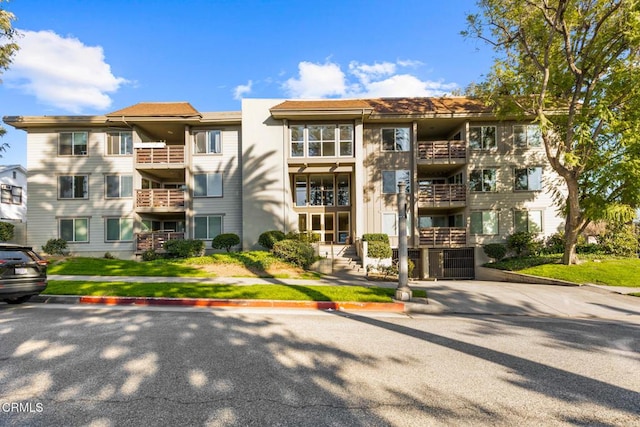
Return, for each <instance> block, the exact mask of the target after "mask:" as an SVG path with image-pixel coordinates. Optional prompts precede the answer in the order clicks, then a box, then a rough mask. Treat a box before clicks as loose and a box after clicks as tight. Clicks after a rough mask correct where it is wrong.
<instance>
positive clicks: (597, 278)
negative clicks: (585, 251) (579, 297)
mask: <svg viewBox="0 0 640 427" xmlns="http://www.w3.org/2000/svg"><path fill="white" fill-rule="evenodd" d="M580 259H581V261H582V262H581V263H580V264H577V265H563V264H560V263H559V262H560V256H559V255H555V256H541V257H526V258H511V259H507V260H503V261H500V262H498V263H492V264H487V265H486V266H487V267H493V268H499V269H502V270H510V271H517V272H519V273H523V274H530V275H533V276H540V277H548V278H552V279H559V280H566V281H569V282H573V283H580V284H584V283H594V284H598V285H607V286H623V287H640V259H638V258H614V257H606V256H585V255H583V256H581V257H580Z"/></svg>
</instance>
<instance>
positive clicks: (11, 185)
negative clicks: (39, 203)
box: [0, 165, 27, 223]
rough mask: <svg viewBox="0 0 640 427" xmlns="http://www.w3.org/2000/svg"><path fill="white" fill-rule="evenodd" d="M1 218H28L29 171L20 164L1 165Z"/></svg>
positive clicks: (22, 219) (15, 219)
mask: <svg viewBox="0 0 640 427" xmlns="http://www.w3.org/2000/svg"><path fill="white" fill-rule="evenodd" d="M0 191H1V197H0V220H2V221H10V222H17V223H21V222H24V221H26V220H27V171H26V170H25V169H24V168H23V167H22V166H20V165H6V166H0Z"/></svg>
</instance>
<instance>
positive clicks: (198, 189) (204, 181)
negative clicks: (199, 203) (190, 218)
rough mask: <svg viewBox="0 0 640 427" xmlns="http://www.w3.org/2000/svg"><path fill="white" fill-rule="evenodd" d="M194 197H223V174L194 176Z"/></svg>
mask: <svg viewBox="0 0 640 427" xmlns="http://www.w3.org/2000/svg"><path fill="white" fill-rule="evenodd" d="M193 181H194V186H193V196H194V197H222V173H220V172H214V173H203V174H196V175H194V176H193Z"/></svg>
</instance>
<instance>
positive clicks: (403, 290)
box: [396, 181, 412, 301]
mask: <svg viewBox="0 0 640 427" xmlns="http://www.w3.org/2000/svg"><path fill="white" fill-rule="evenodd" d="M408 258H409V256H408V251H407V190H406V184H405V183H404V181H400V182H399V183H398V287H397V288H396V299H397V300H399V301H411V297H412V292H411V288H409V269H408V261H407V260H408Z"/></svg>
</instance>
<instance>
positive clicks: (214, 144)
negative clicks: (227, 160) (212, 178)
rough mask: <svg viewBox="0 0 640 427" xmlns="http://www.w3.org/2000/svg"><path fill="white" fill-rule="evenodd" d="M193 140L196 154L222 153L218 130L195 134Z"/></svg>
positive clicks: (220, 137) (220, 134) (220, 135)
mask: <svg viewBox="0 0 640 427" xmlns="http://www.w3.org/2000/svg"><path fill="white" fill-rule="evenodd" d="M194 139H195V144H196V145H195V153H196V154H221V153H222V132H220V131H219V130H208V131H202V132H195V134H194Z"/></svg>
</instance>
